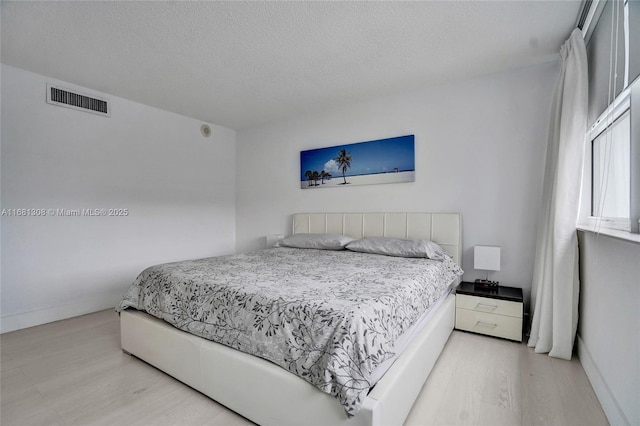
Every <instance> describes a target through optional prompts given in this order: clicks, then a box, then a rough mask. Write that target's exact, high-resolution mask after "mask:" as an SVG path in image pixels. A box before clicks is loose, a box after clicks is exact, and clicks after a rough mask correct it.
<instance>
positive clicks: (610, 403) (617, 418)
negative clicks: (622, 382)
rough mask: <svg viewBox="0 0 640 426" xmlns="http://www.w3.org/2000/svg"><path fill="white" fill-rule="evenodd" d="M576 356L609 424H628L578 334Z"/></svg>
mask: <svg viewBox="0 0 640 426" xmlns="http://www.w3.org/2000/svg"><path fill="white" fill-rule="evenodd" d="M578 358H579V359H580V363H581V364H582V368H583V369H584V372H585V373H586V374H587V378H588V379H589V382H591V386H592V387H593V391H594V392H595V394H596V396H597V397H598V401H600V405H601V406H602V410H603V411H604V414H605V415H606V416H607V420H608V421H609V424H611V425H628V424H630V423H629V420H628V419H627V416H625V415H624V412H623V411H622V408H621V407H620V405H619V404H618V402H617V401H616V398H615V396H614V395H613V393H612V392H611V389H610V388H609V386H608V385H607V381H606V380H605V378H604V377H603V376H602V373H600V369H599V368H598V366H597V365H596V363H595V362H594V360H593V358H592V357H591V354H590V353H589V350H588V349H587V347H586V346H585V344H584V342H583V341H582V339H581V338H580V335H578Z"/></svg>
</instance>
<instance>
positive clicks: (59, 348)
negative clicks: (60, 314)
mask: <svg viewBox="0 0 640 426" xmlns="http://www.w3.org/2000/svg"><path fill="white" fill-rule="evenodd" d="M0 343H1V353H2V359H1V362H0V367H1V370H2V376H1V392H0V400H1V406H0V423H1V424H2V426H12V425H17V426H22V425H47V426H49V425H125V424H126V425H153V426H156V425H158V426H160V425H248V424H251V423H250V422H248V421H247V420H245V419H244V418H242V417H240V416H238V415H237V414H235V413H233V412H232V411H230V410H227V409H226V408H225V407H223V406H221V405H219V404H217V403H216V402H214V401H212V400H210V399H208V398H207V397H205V396H203V395H201V394H200V393H198V392H196V391H194V390H192V389H191V388H189V387H187V386H185V385H183V384H181V383H179V382H177V381H176V380H174V379H172V378H170V377H169V376H167V375H165V374H164V373H162V372H160V371H158V370H156V369H155V368H153V367H151V366H149V365H147V364H145V363H144V362H142V361H139V360H138V359H136V358H134V357H131V356H129V355H126V354H124V353H122V351H121V350H120V332H119V322H118V316H117V314H116V313H115V312H114V311H111V310H108V311H102V312H97V313H95V314H90V315H85V316H82V317H78V318H72V319H69V320H64V321H59V322H55V323H51V324H46V325H42V326H39V327H33V328H30V329H26V330H20V331H16V332H13V333H6V334H3V335H2V336H1V339H0ZM406 424H407V425H432V424H434V425H436V424H437V425H457V424H460V425H462V424H473V425H543V424H547V425H589V424H593V425H603V424H607V422H606V418H605V416H604V414H603V412H602V409H601V407H600V404H599V403H598V401H597V399H596V397H595V395H594V393H593V390H592V388H591V385H590V384H589V381H588V380H587V377H586V376H585V373H584V371H583V369H582V367H581V366H580V363H579V362H578V361H577V360H573V361H571V362H568V361H561V360H557V359H553V358H549V357H547V356H545V355H537V354H534V353H533V352H532V351H531V350H530V349H528V348H527V347H526V346H525V345H524V344H517V343H513V342H508V341H504V340H499V339H493V338H490V337H483V336H479V335H474V334H469V333H462V332H458V331H454V332H453V334H452V335H451V338H450V339H449V342H448V343H447V346H446V347H445V350H444V352H443V354H442V356H441V357H440V359H439V360H438V363H437V364H436V367H435V368H434V370H433V372H432V373H431V376H430V378H429V380H428V381H427V383H426V384H425V386H424V388H423V389H422V393H421V394H420V396H419V397H418V400H417V401H416V403H415V405H414V407H413V410H412V411H411V413H410V414H409V417H408V418H407V421H406Z"/></svg>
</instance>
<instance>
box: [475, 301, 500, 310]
mask: <svg viewBox="0 0 640 426" xmlns="http://www.w3.org/2000/svg"><path fill="white" fill-rule="evenodd" d="M476 308H480V309H491V310H494V309H498V305H489V304H487V303H482V302H481V303H478V304H477V305H476Z"/></svg>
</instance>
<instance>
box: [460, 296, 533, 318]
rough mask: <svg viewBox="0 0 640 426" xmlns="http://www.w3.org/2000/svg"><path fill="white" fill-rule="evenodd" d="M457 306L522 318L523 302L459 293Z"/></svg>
mask: <svg viewBox="0 0 640 426" xmlns="http://www.w3.org/2000/svg"><path fill="white" fill-rule="evenodd" d="M456 308H463V309H468V310H471V311H476V312H483V313H489V314H497V315H506V316H509V317H516V318H522V303H518V302H510V301H508V300H500V299H490V298H487V297H479V296H469V295H466V294H457V295H456Z"/></svg>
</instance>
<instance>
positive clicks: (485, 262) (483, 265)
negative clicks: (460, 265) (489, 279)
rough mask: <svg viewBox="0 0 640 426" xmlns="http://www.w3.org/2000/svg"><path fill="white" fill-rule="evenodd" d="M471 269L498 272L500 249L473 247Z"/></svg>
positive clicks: (494, 247)
mask: <svg viewBox="0 0 640 426" xmlns="http://www.w3.org/2000/svg"><path fill="white" fill-rule="evenodd" d="M473 269H482V270H485V271H499V270H500V247H498V246H475V247H474V248H473Z"/></svg>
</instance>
